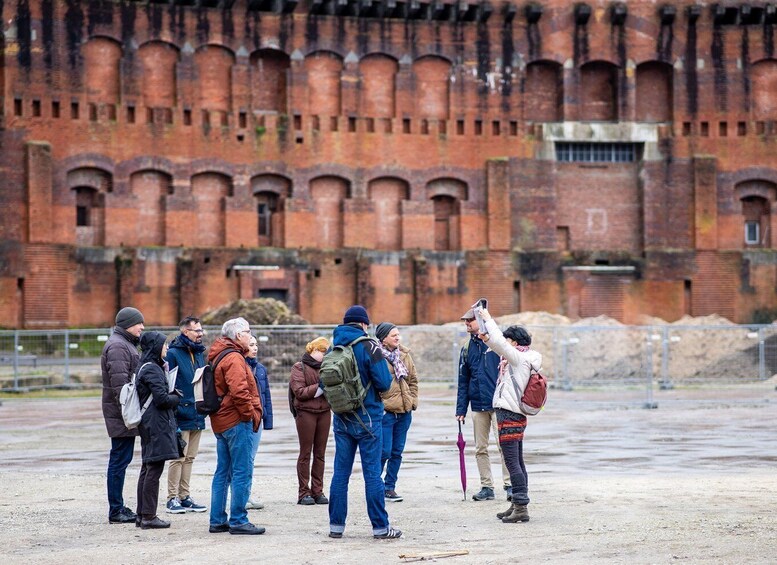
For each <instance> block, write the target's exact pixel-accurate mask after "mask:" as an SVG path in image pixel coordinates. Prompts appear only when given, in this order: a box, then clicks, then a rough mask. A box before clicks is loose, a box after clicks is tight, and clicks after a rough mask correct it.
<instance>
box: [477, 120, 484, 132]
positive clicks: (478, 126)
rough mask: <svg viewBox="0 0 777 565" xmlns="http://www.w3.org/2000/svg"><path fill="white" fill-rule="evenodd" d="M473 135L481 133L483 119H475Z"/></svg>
mask: <svg viewBox="0 0 777 565" xmlns="http://www.w3.org/2000/svg"><path fill="white" fill-rule="evenodd" d="M475 135H483V120H475Z"/></svg>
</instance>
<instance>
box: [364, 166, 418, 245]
mask: <svg viewBox="0 0 777 565" xmlns="http://www.w3.org/2000/svg"><path fill="white" fill-rule="evenodd" d="M367 193H368V197H369V199H370V200H372V201H373V202H374V203H375V249H387V250H397V249H402V201H403V200H407V199H408V198H409V196H410V185H409V184H408V183H407V181H404V180H402V179H399V178H394V177H381V178H376V179H373V180H371V181H370V183H369V185H368V187H367Z"/></svg>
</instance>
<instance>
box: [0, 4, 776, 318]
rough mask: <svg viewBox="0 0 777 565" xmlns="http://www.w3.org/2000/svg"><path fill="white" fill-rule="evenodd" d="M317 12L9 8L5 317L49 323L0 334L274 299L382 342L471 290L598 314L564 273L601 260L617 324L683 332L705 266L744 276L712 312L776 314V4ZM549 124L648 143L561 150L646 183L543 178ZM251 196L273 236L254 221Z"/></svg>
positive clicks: (578, 282)
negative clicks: (719, 8) (358, 307)
mask: <svg viewBox="0 0 777 565" xmlns="http://www.w3.org/2000/svg"><path fill="white" fill-rule="evenodd" d="M182 4H183V3H182ZM328 4H330V3H327V2H325V7H324V13H323V14H311V13H310V11H311V6H312V5H313V4H312V3H311V2H307V1H304V0H303V1H302V2H300V3H299V4H298V5H297V6H296V8H295V9H294V10H293V11H292V12H291V13H287V14H282V15H281V14H278V13H273V12H271V11H257V7H263V6H265V5H267V6H268V10H269V9H272V7H270V6H269V4H268V3H254V2H251V3H247V2H246V1H245V0H237V1H236V2H235V3H234V5H233V6H232V8H231V9H224V8H205V7H202V8H197V7H192V6H184V5H178V4H177V3H175V2H174V3H173V4H170V5H163V4H153V3H152V4H142V3H136V2H124V3H118V2H115V3H114V2H108V1H106V2H97V1H93V2H87V1H78V0H74V1H67V2H66V1H64V0H54V1H52V2H44V1H42V0H30V2H19V3H6V4H4V5H3V7H2V15H3V18H4V21H6V22H8V26H7V27H8V29H7V30H6V33H5V43H4V45H3V48H4V50H3V56H4V64H3V67H2V73H1V74H2V77H0V82H1V83H2V89H3V103H2V108H1V110H2V112H1V113H2V115H1V116H0V119H1V120H2V125H3V129H2V132H1V133H0V142H2V146H3V152H2V154H1V155H0V172H2V175H0V193H1V194H2V196H3V202H4V203H5V204H6V206H7V207H8V208H9V209H13V211H14V213H9V214H6V215H5V216H4V220H3V222H2V223H0V238H1V239H2V244H3V245H2V247H0V253H1V254H2V256H1V257H0V259H2V260H1V261H0V266H2V269H3V273H4V274H3V277H4V278H3V283H2V284H3V288H4V293H3V295H4V296H6V292H5V291H8V292H10V291H11V290H12V289H13V295H14V296H17V295H18V298H19V300H21V301H23V302H24V303H28V304H37V305H42V304H45V302H46V300H47V295H46V293H47V292H56V293H58V296H57V297H56V299H57V300H59V299H60V298H61V297H62V296H64V297H65V298H64V300H65V303H64V305H60V306H57V307H56V308H50V309H48V310H45V309H40V308H43V307H42V306H40V308H39V311H40V312H41V316H43V317H39V318H37V319H33V318H32V317H29V316H28V312H27V311H26V310H25V311H24V312H22V311H21V310H20V309H19V306H18V305H17V302H18V301H15V300H7V299H6V300H3V301H0V325H3V326H20V325H22V326H24V325H36V324H41V323H44V322H46V321H47V322H48V323H51V324H52V325H90V324H102V323H105V322H109V321H110V319H111V315H110V310H115V308H117V307H119V306H121V305H125V304H129V303H134V304H135V305H142V307H143V309H144V312H146V316H147V319H149V320H153V321H154V322H155V323H156V322H158V323H168V324H169V323H174V322H176V321H177V319H178V318H179V317H180V316H181V315H182V314H189V313H198V312H201V311H202V310H204V309H206V308H210V307H214V306H218V305H220V304H222V303H224V302H227V301H229V300H232V299H235V298H237V297H239V296H245V295H249V294H255V293H257V292H261V291H262V290H263V289H264V290H283V291H285V292H286V294H287V300H288V301H289V303H290V304H292V305H294V306H295V307H297V308H299V311H300V313H301V314H302V315H303V316H305V317H306V318H308V319H310V320H312V321H315V322H334V321H337V320H338V319H339V318H340V316H341V314H342V310H344V309H345V308H346V307H347V306H348V305H350V304H351V303H352V302H353V301H357V300H361V301H363V302H365V303H367V304H369V305H370V307H371V308H373V309H375V311H376V312H378V313H379V314H380V315H385V316H394V318H395V319H393V320H392V321H394V322H396V323H411V322H436V321H448V320H452V319H456V318H458V316H459V315H460V314H461V312H459V310H460V309H461V307H462V306H466V305H467V304H468V303H471V299H472V298H473V295H475V294H477V293H479V292H481V291H487V292H488V293H490V294H492V296H493V298H492V300H493V301H494V304H500V308H505V309H508V308H509V307H510V305H512V306H513V307H519V308H521V309H523V310H530V309H544V310H549V311H554V312H563V313H566V314H568V315H576V314H579V313H580V312H581V307H582V308H584V309H586V308H587V309H591V310H594V311H595V310H596V308H597V304H599V303H597V302H596V300H597V299H595V297H596V296H597V294H596V293H597V292H599V291H598V290H596V289H595V288H594V286H595V285H592V284H593V283H592V284H590V285H589V283H587V282H586V281H587V280H588V279H585V278H583V279H577V278H569V277H567V276H566V275H565V274H564V273H565V271H563V270H562V266H563V265H593V264H599V265H609V266H613V265H618V264H621V265H639V274H638V276H636V275H635V276H634V277H633V278H632V279H630V282H628V284H624V286H623V288H620V287H619V290H618V295H619V296H622V299H619V300H620V302H617V303H615V302H613V303H609V302H608V303H606V304H605V302H601V307H602V308H603V309H607V311H612V312H618V313H619V314H618V315H619V316H621V317H622V318H623V319H624V320H627V321H628V320H634V319H636V318H637V317H638V315H639V314H640V313H649V314H652V315H659V316H662V317H665V318H668V319H676V318H678V317H680V316H682V315H683V314H686V313H690V314H694V313H700V312H695V311H694V305H693V303H692V302H691V301H690V300H689V297H688V294H689V292H690V293H691V294H692V293H696V292H697V289H700V288H705V284H706V283H707V282H708V281H702V280H699V277H702V276H703V277H713V278H714V277H715V276H716V275H715V273H714V272H712V271H711V272H708V271H709V270H710V269H712V270H713V271H714V269H715V268H717V267H715V265H718V266H719V267H720V268H721V269H724V268H725V273H722V274H721V276H723V275H725V276H724V278H726V280H729V279H730V278H731V277H733V276H734V275H732V273H734V272H738V273H740V274H739V275H738V282H739V284H736V285H734V286H733V287H732V288H734V290H733V292H735V293H737V295H736V296H735V297H732V298H731V299H730V300H726V304H721V305H716V304H714V303H710V302H709V301H708V302H705V304H704V309H705V312H706V311H707V310H709V309H715V308H717V307H719V308H720V309H721V311H722V310H723V309H725V310H726V311H727V312H729V313H730V315H731V316H732V317H734V318H736V319H737V321H748V320H749V319H750V318H751V317H752V315H753V314H754V313H756V312H757V311H759V310H765V309H768V308H773V304H775V302H776V300H777V297H776V296H775V284H774V279H775V277H777V274H776V273H777V266H775V263H777V260H775V259H774V256H775V255H774V248H773V245H774V241H775V239H774V236H773V235H772V234H773V233H774V230H775V228H777V162H776V161H775V157H774V142H775V135H777V129H776V127H775V121H777V97H775V91H777V87H776V86H775V85H777V59H775V35H774V31H775V30H774V26H775V22H773V21H771V20H770V19H769V17H771V16H768V17H767V15H768V14H770V13H771V12H768V11H763V10H762V8H764V7H765V6H766V4H764V3H755V4H753V3H751V7H752V9H753V10H755V11H756V13H758V14H760V17H759V19H758V21H756V22H751V23H748V22H742V21H739V16H736V17H734V18H733V19H730V20H729V19H725V18H724V19H722V20H720V19H719V20H716V19H715V16H714V12H713V10H712V9H711V8H710V7H709V6H707V5H703V4H699V5H698V8H699V13H698V15H696V14H695V12H694V10H693V9H692V8H694V7H696V3H695V2H690V1H687V0H683V1H680V2H676V3H675V4H672V7H674V8H676V16H675V17H674V18H671V17H663V18H662V15H661V14H665V10H664V8H662V7H660V6H657V5H656V4H655V2H653V1H648V0H637V1H630V2H628V3H625V4H624V6H625V7H626V9H627V14H626V16H625V19H622V20H621V19H619V16H618V10H615V9H614V7H613V6H614V5H613V4H612V3H611V2H604V1H599V0H597V1H592V2H589V7H590V8H591V10H590V17H588V18H587V19H586V18H584V17H582V16H581V14H583V13H584V12H585V10H582V11H581V8H576V7H575V4H572V3H569V2H560V1H554V2H543V3H541V6H542V13H541V14H539V13H537V12H536V8H532V9H531V10H528V11H527V10H526V9H525V8H526V6H524V5H518V4H516V5H515V6H516V8H517V10H516V12H515V17H514V18H512V19H508V20H506V19H505V14H510V13H512V12H510V11H509V10H507V11H505V10H503V7H504V5H505V4H506V3H505V2H502V1H499V2H497V3H495V4H494V5H493V8H494V9H493V12H491V13H490V17H488V18H485V17H483V18H482V21H480V22H478V21H477V20H478V19H479V16H480V15H484V12H477V10H474V8H475V5H472V6H470V7H471V8H473V11H472V12H468V13H467V14H463V13H462V14H458V15H457V6H460V5H461V4H455V5H454V4H453V3H451V4H450V5H448V6H447V8H446V10H447V11H448V12H447V16H446V17H444V18H442V19H438V20H432V19H430V18H433V17H434V11H433V10H429V11H428V12H425V14H426V15H425V16H423V17H421V18H420V19H414V18H413V17H411V18H409V19H405V18H394V17H390V15H388V14H384V16H383V17H374V16H369V15H365V14H361V15H360V16H358V17H355V16H354V15H341V16H336V15H327V14H329V13H334V10H333V9H332V10H330V8H329V7H327V5H328ZM276 5H277V6H278V7H284V6H287V7H291V5H290V4H284V3H283V2H277V3H273V6H276ZM359 5H360V6H361V5H362V4H359ZM538 5H539V4H538ZM333 6H334V5H333V4H332V7H333ZM349 6H352V7H356V6H357V3H355V2H354V3H351V4H349ZM422 6H424V7H425V9H426V7H428V6H427V5H426V4H422ZM731 6H735V7H738V6H739V5H738V4H731ZM260 9H262V10H263V9H264V8H260ZM688 10H690V12H689V11H688ZM758 10H762V11H760V12H758ZM728 13H729V12H725V14H728ZM730 13H731V14H734V11H732V12H730ZM737 13H738V12H737ZM742 13H744V12H742ZM765 14H766V15H765ZM471 16H472V18H474V20H475V21H469V20H470V19H471ZM537 16H539V17H537ZM563 120H566V121H568V122H574V121H586V122H592V123H594V122H601V121H605V122H609V123H612V124H618V123H620V124H628V123H630V122H634V121H636V122H641V123H643V124H656V123H660V125H659V126H657V127H656V128H655V130H656V132H657V133H656V135H654V136H653V135H650V136H647V137H640V138H639V139H636V138H635V139H632V138H630V137H629V134H628V133H623V132H625V131H628V130H626V129H624V130H618V131H620V132H621V133H618V134H608V135H605V136H604V137H596V136H594V137H591V138H579V137H570V138H563V139H562V140H563V141H569V142H585V141H610V142H614V141H637V142H639V143H644V146H642V147H641V149H642V151H643V159H642V160H640V161H639V162H637V163H629V164H614V163H613V164H606V165H601V166H600V165H594V166H591V165H581V164H580V163H558V162H556V161H555V160H554V155H553V140H551V139H549V138H547V137H546V135H547V131H548V129H547V127H545V126H546V125H547V123H548V122H561V121H563ZM651 127H652V126H651ZM612 131H615V130H612ZM555 140H556V141H558V140H559V138H555ZM49 147H50V150H49V149H48V148H49ZM268 198H269V199H270V200H272V202H273V204H272V205H273V206H274V212H273V213H272V215H271V216H272V217H271V219H270V225H271V234H270V235H267V234H266V233H265V234H260V229H259V226H260V222H259V217H258V215H257V211H258V207H259V205H260V204H262V203H265V204H266V203H268V202H269V201H270V200H268ZM273 199H274V200H273ZM78 206H82V207H83V206H86V207H87V208H89V210H88V214H87V221H86V222H85V223H86V225H76V224H77V219H78V218H79V216H78V215H77V212H76V208H77V207H78ZM82 214H83V211H82ZM83 219H84V218H83V217H80V220H81V223H84V222H83ZM746 219H748V220H750V221H758V222H759V227H760V231H761V234H762V235H763V238H762V240H761V241H760V242H759V243H758V244H756V245H746V244H745V242H744V237H743V234H744V222H745V220H746ZM33 244H35V245H38V246H40V245H41V244H43V245H50V246H52V251H51V252H47V251H45V250H41V249H40V247H36V248H35V250H34V252H30V253H27V254H26V256H27V257H28V262H27V263H25V262H24V261H23V260H22V257H24V256H25V253H24V252H22V253H19V252H18V251H14V250H15V249H16V250H18V249H19V248H20V247H19V246H21V248H24V247H25V246H28V245H33ZM266 245H272V246H273V248H272V249H270V248H265V247H262V246H266ZM62 246H64V247H62ZM65 248H67V249H71V250H72V252H68V253H65V254H64V255H63V252H62V251H61V249H65ZM360 250H361V251H360ZM723 251H725V252H726V253H727V255H726V257H725V259H721V260H720V261H716V260H714V259H710V256H709V255H707V254H708V253H712V254H713V256H714V254H715V253H719V252H723ZM360 252H361V253H362V254H361V255H359V253H360ZM699 252H703V253H702V255H703V259H700V258H699V257H701V256H697V254H698V253H699ZM504 253H508V254H510V257H512V260H506V259H505V257H504ZM732 254H733V255H732ZM63 257H64V258H65V259H64V260H65V261H66V262H67V264H68V265H69V267H68V269H69V271H70V272H71V273H73V274H72V276H70V277H69V278H67V280H68V281H69V282H68V283H67V284H69V285H70V288H69V289H66V290H65V291H64V294H63V290H62V289H60V288H57V289H56V290H55V289H54V284H53V283H54V282H55V281H54V279H51V281H50V282H49V283H47V282H46V278H45V277H46V275H45V273H46V272H47V268H49V267H51V266H52V265H54V263H51V264H46V263H45V262H46V261H54V262H55V263H56V265H55V266H56V269H60V271H56V272H57V274H56V276H57V277H59V278H57V279H56V280H57V281H61V280H65V278H63V275H62V272H61V269H63V268H64V267H63V266H62V265H64V263H61V261H62V260H63ZM117 257H118V258H119V259H118V260H114V259H115V258H117ZM678 257H682V260H680V259H678ZM756 257H757V259H755V258H756ZM247 259H248V260H250V261H253V262H254V264H258V265H261V264H268V265H272V264H276V263H278V262H280V263H282V265H281V268H282V270H281V271H278V272H279V273H281V276H279V278H277V279H273V278H265V277H264V275H262V276H260V275H258V274H256V273H254V274H251V275H250V276H249V275H247V274H245V272H243V273H242V274H240V275H238V274H236V271H234V270H233V269H232V268H233V267H234V266H235V265H240V264H241V263H242V262H244V261H246V260H247ZM336 260H339V261H337V262H336ZM30 261H33V262H34V261H43V262H44V264H41V265H31V264H30V263H29V262H30ZM700 261H701V262H700ZM473 265H477V267H476V269H477V270H478V271H479V273H480V274H479V275H478V276H474V275H473V274H472V270H473ZM737 265H739V267H737ZM56 269H55V270H56ZM489 269H491V270H493V271H494V273H495V278H496V281H497V282H496V283H489V284H488V285H486V283H485V282H484V279H483V277H482V272H484V271H488V270H489ZM6 271H7V272H6ZM52 276H53V275H52ZM268 276H269V275H268ZM619 276H620V275H619ZM734 278H736V277H734ZM731 280H734V279H731ZM33 282H34V284H32V283H33ZM597 284H598V283H597ZM727 284H729V283H727ZM273 285H276V286H273ZM597 288H598V287H597ZM602 288H605V287H604V286H602ZM689 289H690V290H689ZM727 289H728V287H726V288H725V289H723V290H727ZM621 290H622V291H623V292H621ZM719 291H720V292H722V290H721V289H718V290H716V292H719ZM31 292H35V293H43V295H42V296H30V295H29V293H31ZM713 294H714V293H713ZM592 297H593V298H592ZM52 298H54V297H52ZM602 300H605V301H606V300H609V298H607V297H605V298H603V299H602ZM581 301H582V302H581ZM54 302H56V303H57V304H60V303H59V302H57V301H56V300H55V301H54ZM54 302H52V303H54ZM695 302H696V303H698V300H697V301H695ZM386 304H391V305H392V307H386V306H385V305H386ZM581 305H582V306H581ZM44 310H45V311H44ZM603 311H604V310H603ZM63 312H64V314H63ZM50 315H51V316H54V315H57V316H60V317H61V318H63V319H57V320H54V319H52V320H48V318H46V316H50ZM30 316H31V315H30ZM44 318H45V319H44Z"/></svg>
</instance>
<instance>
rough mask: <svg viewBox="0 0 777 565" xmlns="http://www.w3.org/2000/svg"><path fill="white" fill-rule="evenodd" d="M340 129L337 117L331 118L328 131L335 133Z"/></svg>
mask: <svg viewBox="0 0 777 565" xmlns="http://www.w3.org/2000/svg"><path fill="white" fill-rule="evenodd" d="M339 128H340V126H339V123H338V121H337V116H331V117H330V118H329V131H337V130H338V129H339Z"/></svg>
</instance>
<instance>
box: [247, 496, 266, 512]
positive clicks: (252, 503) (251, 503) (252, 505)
mask: <svg viewBox="0 0 777 565" xmlns="http://www.w3.org/2000/svg"><path fill="white" fill-rule="evenodd" d="M262 508H264V502H262V501H261V500H255V499H253V498H249V499H248V502H246V510H261V509H262Z"/></svg>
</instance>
